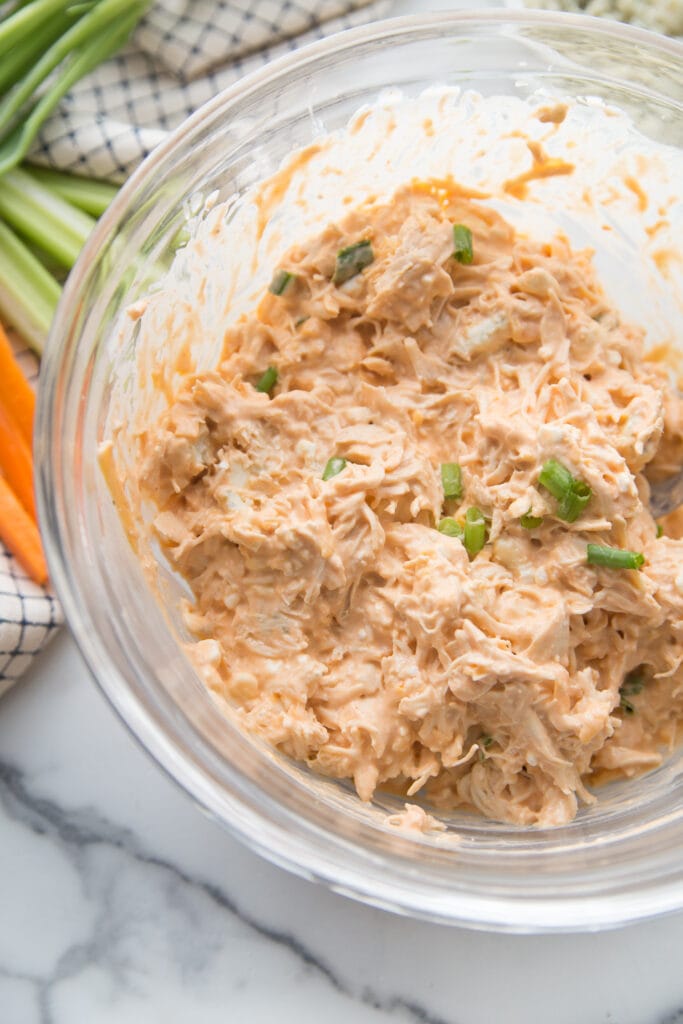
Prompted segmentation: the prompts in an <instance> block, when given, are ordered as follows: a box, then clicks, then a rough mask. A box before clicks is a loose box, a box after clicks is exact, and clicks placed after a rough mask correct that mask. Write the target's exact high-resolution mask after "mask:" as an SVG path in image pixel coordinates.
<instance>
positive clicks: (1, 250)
mask: <svg viewBox="0 0 683 1024" xmlns="http://www.w3.org/2000/svg"><path fill="white" fill-rule="evenodd" d="M61 291H62V290H61V288H60V287H59V285H58V284H57V282H56V281H55V279H54V278H53V277H51V276H50V274H48V272H47V270H45V268H44V267H43V265H42V263H40V262H39V261H38V260H37V259H36V257H35V256H34V255H33V254H32V253H31V252H29V250H28V249H27V248H26V246H25V245H24V243H23V242H22V241H20V239H18V238H17V236H16V235H15V234H14V232H13V231H12V230H11V229H10V228H8V227H7V225H6V224H3V222H2V221H0V313H2V316H3V318H4V319H5V320H6V321H7V323H9V324H11V325H12V327H14V328H16V330H17V331H18V332H19V333H20V334H21V335H22V337H23V338H24V339H25V340H26V341H27V342H28V344H29V345H30V346H31V348H32V349H33V350H34V351H35V352H36V353H37V354H38V355H40V354H41V352H42V351H43V346H44V344H45V339H46V337H47V332H48V331H49V329H50V324H51V323H52V318H53V316H54V314H55V310H56V308H57V303H58V301H59V296H60V295H61Z"/></svg>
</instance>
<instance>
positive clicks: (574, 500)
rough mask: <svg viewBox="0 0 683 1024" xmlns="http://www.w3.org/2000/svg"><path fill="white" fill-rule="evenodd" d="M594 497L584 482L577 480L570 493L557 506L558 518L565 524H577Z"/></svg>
mask: <svg viewBox="0 0 683 1024" xmlns="http://www.w3.org/2000/svg"><path fill="white" fill-rule="evenodd" d="M592 497H593V491H592V490H591V489H590V487H589V486H588V484H586V483H584V482H583V480H575V481H574V483H573V485H572V488H571V490H570V491H567V493H566V494H565V496H564V498H562V500H561V501H560V502H558V505H557V510H556V511H557V517H558V519H562V520H563V521H564V522H565V523H575V522H576V520H577V519H578V518H579V516H580V515H581V513H582V512H583V510H584V509H585V508H586V507H587V506H588V503H589V501H590V500H591V498H592Z"/></svg>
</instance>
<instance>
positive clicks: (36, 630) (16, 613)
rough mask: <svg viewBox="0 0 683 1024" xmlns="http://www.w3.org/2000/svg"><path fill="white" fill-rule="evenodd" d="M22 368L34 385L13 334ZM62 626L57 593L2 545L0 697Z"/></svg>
mask: <svg viewBox="0 0 683 1024" xmlns="http://www.w3.org/2000/svg"><path fill="white" fill-rule="evenodd" d="M10 341H11V343H12V347H13V349H14V350H15V352H16V353H17V356H18V359H19V362H20V364H21V368H22V370H23V371H24V374H25V375H26V376H27V377H28V379H29V380H30V381H31V383H32V384H33V385H35V383H36V380H37V377H38V360H37V359H36V358H35V356H34V355H33V354H32V353H31V352H29V351H27V350H26V349H25V348H23V346H22V345H21V343H20V342H19V341H18V340H17V338H16V337H15V336H14V335H12V334H10ZM61 623H62V610H61V608H60V606H59V602H58V601H57V598H56V597H55V596H54V594H53V593H52V592H51V591H50V590H48V589H46V588H44V587H39V586H38V585H37V584H36V583H34V582H33V580H31V579H29V578H28V576H27V575H26V573H25V572H24V570H23V569H22V568H21V566H20V565H18V564H17V562H16V561H15V559H14V558H12V556H11V555H10V554H9V553H8V552H7V551H5V549H4V548H3V546H2V545H1V544H0V696H1V695H2V694H3V693H4V692H5V690H8V689H9V688H10V686H11V685H12V683H14V682H16V680H17V679H18V678H19V676H20V675H21V674H22V673H23V672H25V671H26V669H27V668H28V666H29V665H30V664H31V661H32V660H33V656H34V655H35V654H36V653H37V652H38V651H39V650H41V648H42V647H44V645H45V644H46V643H47V641H48V640H49V639H50V637H51V636H52V634H53V633H54V631H55V629H56V628H57V626H59V625H61Z"/></svg>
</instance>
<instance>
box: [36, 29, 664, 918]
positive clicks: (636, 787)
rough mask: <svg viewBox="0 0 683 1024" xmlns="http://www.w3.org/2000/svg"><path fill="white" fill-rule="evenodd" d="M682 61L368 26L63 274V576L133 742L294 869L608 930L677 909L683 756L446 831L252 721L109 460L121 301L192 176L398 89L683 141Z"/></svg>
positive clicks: (272, 156)
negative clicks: (139, 548) (187, 619)
mask: <svg viewBox="0 0 683 1024" xmlns="http://www.w3.org/2000/svg"><path fill="white" fill-rule="evenodd" d="M681 67H683V48H682V47H680V46H678V44H676V43H673V42H671V41H667V40H665V39H660V38H657V37H655V36H654V35H650V34H649V33H645V32H640V31H638V30H635V29H627V28H624V27H621V26H616V25H614V24H610V23H602V22H598V21H595V20H593V19H586V18H582V17H575V16H562V15H554V14H541V13H531V12H528V13H527V12H525V13H510V12H503V11H494V12H489V13H486V14H469V13H458V14H438V15H430V16H426V17H409V18H401V19H397V20H394V21H388V22H383V23H377V24H375V25H372V26H370V27H367V26H366V27H362V28H359V29H355V30H353V31H350V32H347V33H344V34H342V35H340V36H337V37H334V38H331V39H327V40H325V41H323V42H320V43H316V44H314V45H312V46H310V47H307V48H306V49H303V50H300V51H298V52H294V53H292V54H290V55H288V56H286V57H284V58H283V59H281V60H278V61H276V62H274V63H273V64H271V65H269V66H268V67H266V68H264V69H262V70H260V71H257V72H256V73H254V74H252V75H250V76H249V77H248V78H245V79H244V80H242V81H240V82H239V83H238V84H236V85H235V86H233V87H232V88H230V89H228V90H227V91H226V92H224V93H222V94H220V95H219V96H217V97H216V98H215V99H214V100H212V101H211V102H210V103H208V104H207V105H206V106H205V107H203V108H202V109H201V110H200V111H199V112H198V113H197V114H195V115H194V116H193V117H191V118H190V119H189V120H188V121H186V122H185V123H184V124H183V125H182V126H181V127H180V128H179V129H178V130H177V131H175V132H174V133H173V134H172V135H171V136H170V137H169V139H168V140H167V141H166V142H165V143H164V144H163V145H161V146H160V147H159V148H158V149H157V150H156V151H155V152H154V153H153V154H152V156H151V157H150V158H149V159H148V160H147V161H146V162H145V163H144V164H143V165H142V166H141V167H140V169H139V170H138V171H137V173H136V174H134V175H133V177H132V178H131V180H130V181H129V182H128V183H127V184H126V186H125V187H124V188H123V189H122V191H121V192H120V194H119V196H118V197H117V199H116V200H115V201H114V203H113V204H112V206H111V208H110V209H109V210H108V211H107V213H106V214H105V216H104V217H103V218H102V220H101V222H100V223H99V225H98V226H97V228H96V230H95V232H94V234H93V236H92V238H91V239H90V240H89V242H88V244H87V245H86V248H85V250H84V251H83V254H82V255H81V257H80V259H79V261H78V264H77V266H76V267H75V269H74V271H73V272H72V274H71V276H70V278H69V280H68V282H67V285H66V288H65V291H64V296H63V299H62V301H61V303H60V306H59V309H58V311H57V316H56V318H55V321H54V325H53V329H52V332H51V336H50V339H49V343H48V345H47V349H46V353H45V358H44V362H43V368H42V376H41V389H40V402H39V410H38V420H37V432H36V433H37V441H36V460H37V465H38V472H37V489H38V501H39V507H40V516H41V522H42V527H43V531H44V538H45V545H46V551H47V557H48V561H49V565H50V570H51V575H52V579H53V581H54V584H55V586H56V588H57V591H58V593H59V596H60V598H61V600H62V602H63V605H64V609H65V612H66V615H67V618H68V621H69V623H70V626H71V629H72V630H73V633H74V636H75V638H76V640H77V642H78V644H79V646H80V648H81V650H82V652H83V654H84V656H85V658H86V660H87V662H88V664H89V666H90V669H91V670H92V673H93V675H94V677H95V679H96V680H97V682H98V683H99V685H100V687H101V688H102V690H103V691H104V693H105V694H106V695H107V697H108V698H109V700H110V701H111V703H112V705H113V706H114V708H115V709H116V710H117V711H118V713H119V714H120V716H121V717H122V718H123V720H124V721H125V722H126V723H127V725H128V726H129V728H130V729H131V731H132V732H133V733H134V735H135V736H137V738H138V739H139V741H140V742H141V744H142V745H143V746H144V747H145V748H146V749H147V750H148V751H149V752H150V754H151V755H152V756H153V757H154V758H155V759H156V760H157V761H158V762H159V763H160V764H161V765H162V766H163V767H164V768H165V769H166V770H167V771H168V773H169V774H170V775H171V776H172V777H173V778H174V779H175V780H176V781H177V782H178V783H179V784H180V785H181V786H183V787H184V788H185V789H186V790H187V791H188V792H189V793H190V794H192V796H193V797H194V798H195V799H196V801H197V802H198V803H199V804H200V805H201V806H202V807H203V808H204V809H205V810H207V811H208V812H209V813H210V814H212V815H213V816H214V817H215V818H216V819H217V820H218V821H220V822H221V823H222V824H223V825H225V826H226V827H227V828H228V829H229V830H231V831H232V832H234V833H235V834H236V835H237V836H239V837H240V838H241V839H243V840H244V841H245V842H246V843H248V844H249V845H250V846H251V847H252V848H253V849H255V850H256V851H257V852H259V853H261V854H262V855H264V856H265V857H267V858H269V859H270V860H272V861H274V862H276V863H278V864H280V865H282V866H283V867H286V868H288V869H290V870H293V871H295V872H297V873H299V874H301V875H303V876H305V877H308V878H311V879H316V880H320V881H323V882H325V883H326V884H328V885H329V886H331V887H332V888H333V889H335V890H336V891H338V892H342V893H345V894H348V895H351V896H354V897H356V898H358V899H361V900H364V901H367V902H368V903H372V904H374V905H376V906H380V907H385V908H388V909H391V910H394V911H399V912H402V913H406V914H413V915H416V916H420V917H423V918H428V919H433V920H438V921H441V922H448V923H457V924H461V925H467V926H471V927H478V928H488V929H499V930H510V931H554V930H572V929H574V930H578V929H596V928H601V927H608V926H615V925H617V924H621V923H624V922H627V921H634V920H637V919H640V918H645V917H650V916H654V915H657V914H660V913H664V912H666V911H672V910H674V909H677V908H680V907H683V853H682V852H681V851H682V850H683V773H682V769H683V760H682V758H681V755H680V753H678V754H676V755H675V756H673V757H672V758H671V759H669V760H668V761H667V762H666V763H665V764H664V765H663V766H662V767H661V768H660V769H659V770H657V771H655V772H652V773H651V774H649V775H647V776H645V777H643V778H642V779H640V780H638V781H633V782H628V783H623V784H617V785H610V786H609V787H606V788H604V789H603V791H602V793H601V797H600V800H599V802H598V803H597V805H596V806H594V807H591V808H587V809H584V810H582V811H581V812H580V813H579V815H578V817H577V818H576V820H575V821H574V822H572V823H571V824H570V825H566V826H562V827H559V828H555V829H520V828H514V827H511V826H504V825H499V824H496V823H495V822H490V821H485V820H482V819H479V818H475V817H473V816H471V815H467V814H462V813H461V814H453V815H451V816H450V817H448V816H446V819H445V820H447V821H448V824H449V829H448V831H447V832H446V833H444V834H442V835H440V834H425V835H422V834H415V835H412V834H408V833H404V832H402V831H399V830H396V829H395V828H392V827H390V826H389V825H387V821H386V818H387V815H386V808H388V807H391V806H394V807H396V806H397V805H396V802H395V801H394V802H393V804H392V799H391V798H390V797H383V796H381V795H380V796H379V797H378V799H377V800H376V801H374V802H373V804H370V805H367V804H363V803H361V801H360V800H359V799H358V798H357V797H356V796H355V794H354V793H353V792H352V791H351V789H350V788H349V787H348V786H345V785H343V784H340V783H338V782H335V781H333V780H329V779H323V778H320V777H318V776H315V775H312V774H311V773H310V772H308V771H307V770H306V768H304V767H302V766H300V765H298V764H294V763H292V762H291V761H288V760H287V759H286V758H284V757H282V756H280V755H279V754H277V753H276V752H274V751H272V750H269V749H267V748H266V747H265V746H263V745H262V744H259V743H258V742H257V741H255V740H254V739H252V738H250V737H248V736H247V735H245V734H244V733H242V732H241V731H240V730H239V729H237V728H236V727H235V726H234V725H233V724H232V722H231V721H230V720H229V718H228V717H226V716H225V715H223V714H221V713H220V712H219V710H218V709H217V706H216V704H215V703H214V701H213V699H212V698H211V696H210V695H209V692H208V690H207V689H206V688H205V687H204V686H203V684H202V683H200V681H199V680H198V678H197V676H196V675H195V673H194V671H193V670H192V668H191V667H190V665H189V663H188V661H187V660H186V659H185V657H184V655H183V653H182V647H181V642H182V637H181V635H180V633H179V630H178V628H177V624H176V623H175V622H174V606H175V604H176V603H177V592H176V590H174V588H175V587H176V584H175V583H174V581H173V580H170V579H168V578H166V577H165V576H164V573H163V569H162V568H161V566H160V568H159V579H158V586H157V587H156V588H153V587H151V586H150V584H149V581H148V578H147V577H146V576H145V574H144V573H143V571H142V568H141V565H140V562H139V559H138V558H137V557H136V555H135V554H134V552H133V550H132V548H131V546H130V545H129V543H128V541H127V539H126V533H125V530H124V529H123V527H122V523H121V520H120V518H119V516H118V514H117V512H116V509H115V507H114V504H113V502H112V499H111V495H110V493H109V491H108V489H107V486H106V483H105V481H104V478H103V475H102V473H101V471H100V468H99V466H98V444H99V442H100V440H101V438H102V436H103V430H104V425H105V421H106V416H107V409H108V403H109V401H110V397H111V394H112V380H113V378H112V375H113V374H114V372H115V368H116V367H117V366H118V365H119V363H120V359H121V353H120V352H118V351H117V342H116V334H115V330H114V325H115V323H116V321H117V318H118V317H119V315H120V313H121V311H122V310H123V309H124V308H125V307H126V306H128V305H129V304H130V303H131V302H133V301H135V300H136V299H138V298H139V297H140V296H141V295H144V294H145V292H146V290H147V289H148V288H149V284H150V280H151V279H153V276H154V273H155V272H157V273H158V268H159V266H161V265H162V264H164V262H166V264H167V263H168V261H169V259H170V258H171V257H172V254H173V252H174V250H175V247H176V246H177V244H178V232H179V229H180V228H181V227H182V224H183V222H184V221H185V220H186V219H187V217H188V216H189V215H191V214H192V213H193V212H196V205H197V199H196V197H197V196H198V195H199V196H206V195H207V194H209V193H211V192H212V191H214V190H218V191H219V194H220V195H223V196H224V195H230V194H233V193H239V194H242V193H243V192H244V190H245V189H247V188H249V187H250V186H252V185H254V183H256V182H258V181H260V180H262V179H263V178H264V177H266V176H267V175H269V174H271V173H273V172H274V171H275V170H276V169H277V168H278V166H279V165H280V164H281V162H282V160H283V158H285V157H286V156H287V154H288V153H290V152H291V151H292V149H294V148H296V147H299V146H302V145H305V144H307V143H308V142H310V141H311V140H313V139H315V138H316V137H318V136H319V135H320V133H321V132H327V131H330V130H333V129H337V128H340V127H342V126H343V125H345V124H346V123H347V122H348V120H349V118H350V116H351V115H352V114H353V113H355V112H356V111H357V110H358V108H359V107H361V106H362V105H363V104H366V103H369V102H371V101H373V100H374V99H375V98H376V97H377V95H378V93H379V92H380V91H381V90H383V89H385V88H387V87H391V88H399V89H400V90H402V92H403V93H404V94H405V95H406V96H414V95H416V94H417V93H420V92H421V91H422V90H424V89H425V88H426V87H429V86H432V85H434V84H435V83H439V84H448V85H465V86H468V87H469V86H472V87H474V88H476V89H477V90H478V91H479V92H481V93H483V94H484V95H506V96H519V97H522V98H524V97H528V96H529V95H530V94H531V93H533V92H534V91H535V90H537V89H538V88H539V87H542V88H543V89H545V90H549V91H551V92H553V91H556V92H557V93H559V94H561V95H566V96H569V97H593V98H598V99H599V100H607V101H609V102H610V103H612V104H614V105H615V106H617V107H620V108H621V109H622V110H624V111H626V112H627V113H628V114H629V115H630V117H631V118H632V119H633V122H634V124H635V125H636V126H637V127H638V129H639V130H640V131H642V133H643V134H644V135H646V136H647V137H648V138H650V139H652V140H653V141H655V142H665V143H667V144H668V145H669V146H671V147H675V148H676V149H677V150H679V151H680V150H681V149H683V78H682V76H681ZM589 102H594V100H590V101H589ZM677 308H679V309H680V307H677ZM124 356H125V353H124ZM442 817H443V816H442Z"/></svg>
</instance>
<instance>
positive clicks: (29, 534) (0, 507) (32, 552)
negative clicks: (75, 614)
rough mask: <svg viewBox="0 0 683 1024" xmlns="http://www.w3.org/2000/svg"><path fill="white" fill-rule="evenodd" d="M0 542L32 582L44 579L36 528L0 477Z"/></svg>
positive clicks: (42, 581) (44, 567)
mask: <svg viewBox="0 0 683 1024" xmlns="http://www.w3.org/2000/svg"><path fill="white" fill-rule="evenodd" d="M0 540H2V541H3V543H4V544H5V545H6V547H7V548H8V549H9V550H10V551H11V552H12V554H13V555H14V557H15V558H16V559H17V561H18V562H20V563H21V565H23V567H24V569H26V571H27V573H28V574H29V576H30V577H31V578H32V579H33V580H35V582H36V583H45V581H46V580H47V565H46V564H45V556H44V555H43V548H42V545H41V543H40V534H39V533H38V527H37V526H36V524H35V523H34V522H33V520H32V519H31V517H30V516H29V515H28V514H27V513H26V511H25V510H24V508H23V507H22V505H21V503H20V502H19V501H18V499H17V497H16V495H15V494H14V492H13V491H12V488H11V487H10V486H9V484H8V483H7V481H6V480H5V479H4V477H2V476H0Z"/></svg>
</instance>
